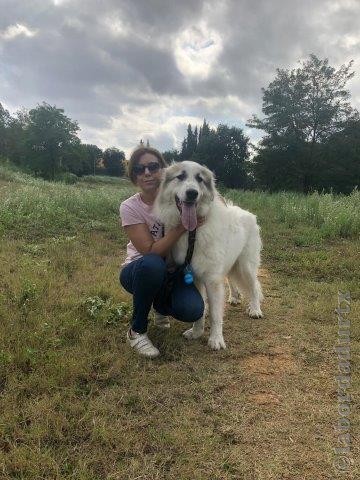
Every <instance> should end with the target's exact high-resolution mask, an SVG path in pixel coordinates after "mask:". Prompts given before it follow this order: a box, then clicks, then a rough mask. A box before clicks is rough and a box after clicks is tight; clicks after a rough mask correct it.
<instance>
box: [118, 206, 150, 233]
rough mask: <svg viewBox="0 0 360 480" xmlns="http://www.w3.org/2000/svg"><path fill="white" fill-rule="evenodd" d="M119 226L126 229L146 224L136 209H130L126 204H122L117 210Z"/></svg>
mask: <svg viewBox="0 0 360 480" xmlns="http://www.w3.org/2000/svg"><path fill="white" fill-rule="evenodd" d="M119 213H120V218H121V225H122V226H123V227H126V226H127V225H137V224H139V223H146V222H145V220H144V218H142V217H141V215H140V214H139V212H137V211H136V209H134V208H132V207H131V206H130V205H127V204H126V202H123V203H122V204H121V205H120V209H119Z"/></svg>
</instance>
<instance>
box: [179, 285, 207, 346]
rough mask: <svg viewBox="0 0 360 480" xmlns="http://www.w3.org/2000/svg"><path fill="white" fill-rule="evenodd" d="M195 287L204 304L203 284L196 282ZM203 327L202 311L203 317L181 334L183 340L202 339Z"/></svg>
mask: <svg viewBox="0 0 360 480" xmlns="http://www.w3.org/2000/svg"><path fill="white" fill-rule="evenodd" d="M196 287H197V289H198V290H199V292H200V294H201V296H202V298H203V300H204V302H205V300H206V299H205V296H206V295H205V285H204V284H203V283H200V282H196ZM204 326H205V311H204V315H203V316H202V317H201V318H200V319H199V320H197V321H196V322H194V323H193V326H192V327H191V328H189V329H188V330H185V332H183V335H184V337H185V338H187V339H188V340H195V339H196V338H200V337H202V335H203V333H204Z"/></svg>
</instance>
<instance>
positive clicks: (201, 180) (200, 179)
mask: <svg viewBox="0 0 360 480" xmlns="http://www.w3.org/2000/svg"><path fill="white" fill-rule="evenodd" d="M195 178H196V180H197V181H198V182H199V183H201V182H203V181H204V180H203V179H202V178H201V177H200V175H199V174H197V175H196V177H195Z"/></svg>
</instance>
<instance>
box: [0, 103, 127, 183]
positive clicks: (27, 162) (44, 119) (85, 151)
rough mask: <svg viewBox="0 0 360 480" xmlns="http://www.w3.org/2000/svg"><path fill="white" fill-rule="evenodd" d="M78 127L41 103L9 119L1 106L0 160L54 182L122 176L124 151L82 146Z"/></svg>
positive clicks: (56, 110)
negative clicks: (72, 177) (65, 178)
mask: <svg viewBox="0 0 360 480" xmlns="http://www.w3.org/2000/svg"><path fill="white" fill-rule="evenodd" d="M78 131H79V126H78V123H77V122H76V121H73V120H71V119H70V118H68V117H67V116H66V115H65V114H64V110H63V109H61V108H57V107H55V106H52V105H49V104H47V103H45V102H44V103H43V104H42V105H38V106H37V107H36V108H33V109H31V110H29V111H26V110H24V109H23V110H19V111H18V112H16V114H15V116H11V115H10V114H9V112H8V111H7V110H5V109H4V108H3V106H2V105H1V103H0V157H5V158H8V159H9V160H10V161H11V162H12V163H13V164H15V165H17V166H18V167H20V168H22V169H25V170H28V171H31V172H32V173H34V174H35V175H37V176H41V177H43V178H46V179H51V180H54V179H56V178H58V177H60V176H61V174H64V173H65V172H68V173H71V174H73V175H76V176H83V175H91V174H94V175H95V174H96V173H97V174H106V175H113V176H121V175H123V174H124V159H125V154H124V152H122V151H120V150H119V149H117V148H115V147H111V148H107V149H105V150H104V151H102V150H101V149H100V148H99V147H97V146H96V145H91V144H85V143H82V142H81V140H80V139H79V137H78V135H77V132H78Z"/></svg>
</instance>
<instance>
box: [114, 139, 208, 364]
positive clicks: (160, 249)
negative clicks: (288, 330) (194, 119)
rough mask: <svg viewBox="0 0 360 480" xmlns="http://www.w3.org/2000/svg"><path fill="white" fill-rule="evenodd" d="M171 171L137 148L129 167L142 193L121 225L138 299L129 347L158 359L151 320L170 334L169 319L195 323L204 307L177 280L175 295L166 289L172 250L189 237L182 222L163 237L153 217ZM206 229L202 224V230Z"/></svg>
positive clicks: (127, 280) (129, 284)
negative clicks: (152, 317) (167, 172)
mask: <svg viewBox="0 0 360 480" xmlns="http://www.w3.org/2000/svg"><path fill="white" fill-rule="evenodd" d="M165 167H166V163H165V160H164V158H163V156H162V155H161V153H160V152H158V151H157V150H156V149H154V148H150V147H140V148H137V149H136V150H135V151H134V152H133V153H132V155H131V157H130V160H129V163H128V175H129V178H130V180H131V182H132V183H133V184H134V185H135V186H136V187H137V188H138V190H139V191H138V192H137V193H135V195H133V196H131V197H130V198H128V199H127V200H125V201H124V202H122V203H121V205H120V218H121V225H122V227H123V228H124V230H125V233H126V235H127V237H128V239H129V243H128V244H127V255H126V259H125V262H124V263H123V265H122V269H121V272H120V283H121V285H122V286H123V287H124V288H125V290H127V291H128V292H129V293H131V294H132V296H133V314H132V320H131V328H130V329H129V330H128V331H127V334H126V338H127V343H128V344H129V345H130V347H131V348H133V349H134V350H135V351H136V352H137V353H138V354H140V355H143V356H146V357H149V358H153V357H157V356H158V355H159V354H160V352H159V350H158V349H157V348H156V347H155V346H154V345H153V343H152V342H151V340H150V339H149V337H148V335H147V328H148V315H149V312H150V309H151V307H152V306H153V308H154V311H155V325H157V326H159V327H161V328H169V327H170V322H169V319H168V316H171V317H173V318H175V319H177V320H181V321H183V322H195V321H196V320H199V319H200V318H201V317H202V315H203V312H204V302H203V299H202V297H201V294H200V293H199V291H198V290H197V288H196V287H195V285H194V284H191V285H187V284H185V282H184V279H183V277H182V276H181V275H179V276H176V277H175V279H174V282H172V284H171V289H170V291H169V288H165V286H166V285H165V284H166V278H167V269H166V263H165V258H166V256H167V255H168V253H169V252H170V250H171V247H172V246H173V245H174V244H175V243H176V242H177V240H178V239H179V238H180V237H181V235H183V234H184V233H185V232H186V229H185V228H184V226H183V225H182V223H181V222H180V223H179V225H177V226H176V227H175V228H172V229H170V230H169V231H167V232H165V234H163V225H162V224H161V223H159V221H158V220H157V219H156V217H155V216H154V214H153V205H154V202H155V198H156V195H157V193H158V190H159V186H160V182H161V173H162V169H163V168H165ZM202 223H203V220H202V219H199V223H198V226H199V225H201V224H202Z"/></svg>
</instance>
